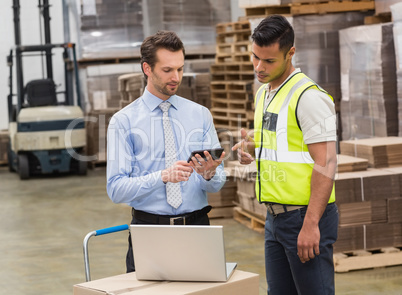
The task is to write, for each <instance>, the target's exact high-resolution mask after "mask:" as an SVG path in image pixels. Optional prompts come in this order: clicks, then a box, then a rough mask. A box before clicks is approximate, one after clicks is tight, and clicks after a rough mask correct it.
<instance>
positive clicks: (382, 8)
mask: <svg viewBox="0 0 402 295" xmlns="http://www.w3.org/2000/svg"><path fill="white" fill-rule="evenodd" d="M400 2H401V0H374V5H375V14H382V13H389V12H391V9H390V7H391V5H393V4H396V3H400Z"/></svg>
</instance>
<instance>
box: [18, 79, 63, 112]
mask: <svg viewBox="0 0 402 295" xmlns="http://www.w3.org/2000/svg"><path fill="white" fill-rule="evenodd" d="M25 95H26V97H27V102H28V105H29V106H30V107H40V106H52V105H57V95H56V85H55V84H54V82H53V80H52V79H40V80H32V81H30V82H28V84H27V85H26V86H25Z"/></svg>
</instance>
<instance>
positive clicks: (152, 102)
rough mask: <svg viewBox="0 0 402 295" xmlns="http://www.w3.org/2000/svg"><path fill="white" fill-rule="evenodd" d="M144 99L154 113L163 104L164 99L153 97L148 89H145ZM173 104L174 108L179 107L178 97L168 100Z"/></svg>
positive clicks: (173, 96) (174, 96)
mask: <svg viewBox="0 0 402 295" xmlns="http://www.w3.org/2000/svg"><path fill="white" fill-rule="evenodd" d="M142 99H143V101H144V103H145V105H146V106H147V107H148V108H149V109H150V110H151V111H154V110H155V109H156V108H157V107H159V105H160V104H161V103H162V102H163V100H162V99H160V98H159V97H157V96H155V95H153V94H152V93H151V92H149V91H148V89H147V88H146V87H145V90H144V93H143V94H142ZM167 101H168V102H170V103H171V104H172V106H173V107H174V108H175V109H177V108H178V106H179V103H178V99H177V95H172V96H171V97H169V99H168V100H167Z"/></svg>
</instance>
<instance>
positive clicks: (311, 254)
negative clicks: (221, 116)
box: [232, 15, 338, 295]
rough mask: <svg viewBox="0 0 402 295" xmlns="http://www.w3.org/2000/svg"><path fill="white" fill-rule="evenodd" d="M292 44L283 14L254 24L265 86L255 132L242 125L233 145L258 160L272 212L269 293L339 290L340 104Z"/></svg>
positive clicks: (320, 294) (262, 194) (260, 187)
mask: <svg viewBox="0 0 402 295" xmlns="http://www.w3.org/2000/svg"><path fill="white" fill-rule="evenodd" d="M293 43H294V31H293V28H292V26H291V25H290V24H289V22H288V21H287V20H286V18H284V17H283V16H280V15H272V16H269V17H267V18H265V19H264V20H262V21H261V23H260V24H259V25H258V26H257V27H256V28H255V30H254V32H253V35H252V54H253V55H252V57H253V64H254V69H255V73H256V76H257V78H258V80H259V81H260V82H261V83H264V85H262V86H261V87H260V89H259V90H258V92H257V93H256V96H255V116H254V131H253V132H252V133H253V135H251V133H247V131H246V130H244V129H242V130H241V135H242V140H241V142H239V143H237V144H236V145H235V146H234V147H233V148H232V150H237V152H238V158H239V161H240V163H241V164H250V163H251V162H252V161H254V159H255V160H256V164H257V170H258V174H257V175H258V177H257V180H256V197H257V199H258V200H259V202H262V203H265V204H266V206H267V210H268V214H267V219H266V223H265V268H266V277H267V283H268V294H270V295H276V294H278V295H283V294H286V295H292V294H299V295H300V294H306V295H307V294H308V295H314V294H317V295H326V294H335V290H334V289H335V288H334V265H333V257H332V255H333V247H332V245H333V243H334V242H335V241H336V239H337V230H338V209H337V207H336V205H335V203H334V202H335V191H334V177H335V171H336V165H337V158H336V115H335V107H334V103H333V99H332V97H331V96H330V95H329V94H328V93H327V92H326V91H325V90H323V89H322V88H320V87H319V86H318V85H317V84H316V83H315V82H314V81H312V80H311V79H310V78H308V77H307V76H306V75H305V74H303V73H302V72H301V71H300V69H295V68H294V66H293V65H292V57H293V55H294V54H295V47H294V46H293ZM252 137H253V138H252Z"/></svg>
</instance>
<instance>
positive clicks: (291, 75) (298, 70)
mask: <svg viewBox="0 0 402 295" xmlns="http://www.w3.org/2000/svg"><path fill="white" fill-rule="evenodd" d="M300 72H301V70H300V68H296V69H295V70H294V71H293V72H292V73H290V75H289V76H288V77H287V78H286V80H285V81H283V82H282V84H281V85H279V87H277V88H275V89H272V90H271V91H276V90H277V89H279V88H281V86H282V85H283V84H285V83H286V82H287V81H288V80H289V79H290V78H292V77H293V76H294V75H295V74H297V73H300ZM265 90H266V91H269V90H270V89H269V83H267V86H265Z"/></svg>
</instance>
